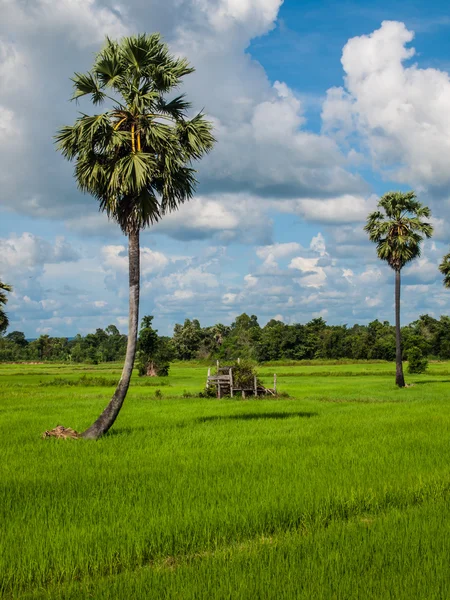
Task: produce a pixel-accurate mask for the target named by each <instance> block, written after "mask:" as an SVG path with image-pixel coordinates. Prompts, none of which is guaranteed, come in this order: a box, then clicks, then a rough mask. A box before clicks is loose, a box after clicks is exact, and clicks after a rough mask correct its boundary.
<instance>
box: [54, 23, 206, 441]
mask: <svg viewBox="0 0 450 600" xmlns="http://www.w3.org/2000/svg"><path fill="white" fill-rule="evenodd" d="M193 71H194V69H193V68H192V67H191V66H190V65H189V63H188V62H187V60H186V59H184V58H175V57H173V56H171V55H170V54H169V51H168V48H167V46H166V44H164V43H163V42H162V41H161V38H160V36H159V34H152V35H147V34H144V35H137V36H132V37H125V38H122V39H121V40H120V41H118V42H117V41H112V40H110V39H108V38H107V40H106V44H105V46H104V47H103V49H102V50H101V51H100V53H99V54H98V55H97V57H96V59H95V62H94V65H93V67H92V69H91V70H90V71H89V72H88V73H85V74H80V73H75V75H74V77H73V82H74V88H75V92H74V95H73V98H74V99H78V98H81V97H82V96H86V95H88V96H90V97H91V100H92V102H93V104H95V105H101V104H104V103H109V104H110V106H111V108H110V109H109V110H106V111H105V112H103V113H101V114H98V115H92V116H89V115H86V114H82V115H81V116H80V117H79V118H78V119H77V120H76V121H75V124H74V125H72V126H68V127H63V128H62V129H61V130H60V131H59V132H58V134H57V136H56V139H57V142H58V148H59V149H60V150H61V152H62V154H63V155H64V156H65V157H66V158H67V159H68V160H74V161H75V163H76V164H75V178H76V180H77V183H78V187H79V189H80V190H81V191H83V192H87V193H89V194H92V195H93V196H94V197H95V198H96V199H97V200H98V201H99V206H100V210H101V211H105V212H106V213H107V215H108V217H110V218H111V219H113V220H114V221H116V222H117V223H118V224H119V226H120V227H121V229H122V231H123V233H124V234H125V235H127V236H128V256H129V289H130V306H129V332H128V344H127V352H126V358H125V364H124V368H123V371H122V377H121V379H120V381H119V384H118V386H117V389H116V391H115V393H114V395H113V397H112V399H111V401H110V402H109V404H108V406H107V407H106V408H105V410H104V411H103V413H102V414H101V415H100V417H99V418H98V419H97V420H96V421H95V423H94V424H93V425H92V426H91V427H89V429H87V430H86V431H85V432H84V433H83V434H82V435H83V437H85V438H93V439H96V438H98V437H100V436H101V435H103V434H104V433H106V432H107V431H108V429H109V428H110V427H111V426H112V424H113V423H114V421H115V419H116V417H117V415H118V414H119V411H120V409H121V407H122V404H123V401H124V400H125V396H126V393H127V391H128V386H129V383H130V378H131V373H132V370H133V364H134V359H135V354H136V340H137V331H138V320H139V287H140V283H139V262H140V261H139V257H140V249H139V232H140V231H141V230H142V229H144V228H145V227H148V226H149V225H151V224H153V223H155V222H157V221H158V220H159V219H160V218H161V217H162V216H163V215H165V214H166V213H168V212H171V211H174V210H177V209H178V208H179V206H180V204H182V203H183V202H185V201H187V200H189V199H191V198H192V196H193V194H194V191H195V185H196V179H195V176H194V173H195V171H194V170H193V169H192V167H191V163H192V161H194V160H197V159H200V158H201V157H202V156H203V155H204V154H205V153H207V152H208V151H209V150H211V148H212V146H213V144H214V141H215V140H214V138H213V135H212V126H211V123H209V122H208V121H207V120H206V119H205V118H204V115H203V114H202V113H199V114H197V115H196V116H194V117H193V118H190V119H189V118H187V112H188V110H189V108H190V104H189V103H188V102H187V101H186V100H185V98H184V96H183V95H180V96H177V97H172V99H170V100H167V99H166V95H167V94H169V93H173V91H174V89H175V88H177V87H178V86H179V85H180V83H181V82H182V78H183V77H184V76H185V75H188V74H189V73H192V72H193Z"/></svg>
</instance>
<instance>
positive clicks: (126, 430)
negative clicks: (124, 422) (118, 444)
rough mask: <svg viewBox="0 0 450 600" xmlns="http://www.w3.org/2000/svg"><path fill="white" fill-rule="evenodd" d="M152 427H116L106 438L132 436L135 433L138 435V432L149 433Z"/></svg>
mask: <svg viewBox="0 0 450 600" xmlns="http://www.w3.org/2000/svg"><path fill="white" fill-rule="evenodd" d="M149 429H150V427H143V426H142V425H141V426H139V427H116V428H113V429H110V430H109V431H108V433H106V434H105V435H104V437H105V438H106V437H113V436H116V435H131V434H133V433H137V432H138V431H148V430H149Z"/></svg>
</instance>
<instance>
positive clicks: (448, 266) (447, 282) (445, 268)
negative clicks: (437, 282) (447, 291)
mask: <svg viewBox="0 0 450 600" xmlns="http://www.w3.org/2000/svg"><path fill="white" fill-rule="evenodd" d="M439 271H440V272H441V273H442V275H443V276H444V281H443V284H444V287H446V288H450V254H446V255H445V256H444V258H443V259H442V262H441V264H440V265H439Z"/></svg>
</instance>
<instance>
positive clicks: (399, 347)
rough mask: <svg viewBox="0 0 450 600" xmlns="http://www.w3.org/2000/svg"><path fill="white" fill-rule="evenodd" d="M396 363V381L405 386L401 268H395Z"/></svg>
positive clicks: (399, 385) (400, 385)
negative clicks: (401, 316)
mask: <svg viewBox="0 0 450 600" xmlns="http://www.w3.org/2000/svg"><path fill="white" fill-rule="evenodd" d="M395 363H396V365H395V383H396V384H397V385H398V387H405V378H404V376H403V363H402V341H401V333H400V269H396V270H395Z"/></svg>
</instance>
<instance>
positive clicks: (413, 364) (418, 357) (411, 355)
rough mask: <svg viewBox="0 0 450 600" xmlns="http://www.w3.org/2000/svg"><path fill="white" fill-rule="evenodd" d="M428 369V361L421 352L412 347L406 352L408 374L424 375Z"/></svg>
mask: <svg viewBox="0 0 450 600" xmlns="http://www.w3.org/2000/svg"><path fill="white" fill-rule="evenodd" d="M427 367H428V360H427V358H426V357H425V356H424V355H423V354H422V350H421V349H420V348H418V347H417V346H413V347H412V348H410V349H409V351H408V373H425V371H426V370H427Z"/></svg>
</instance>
